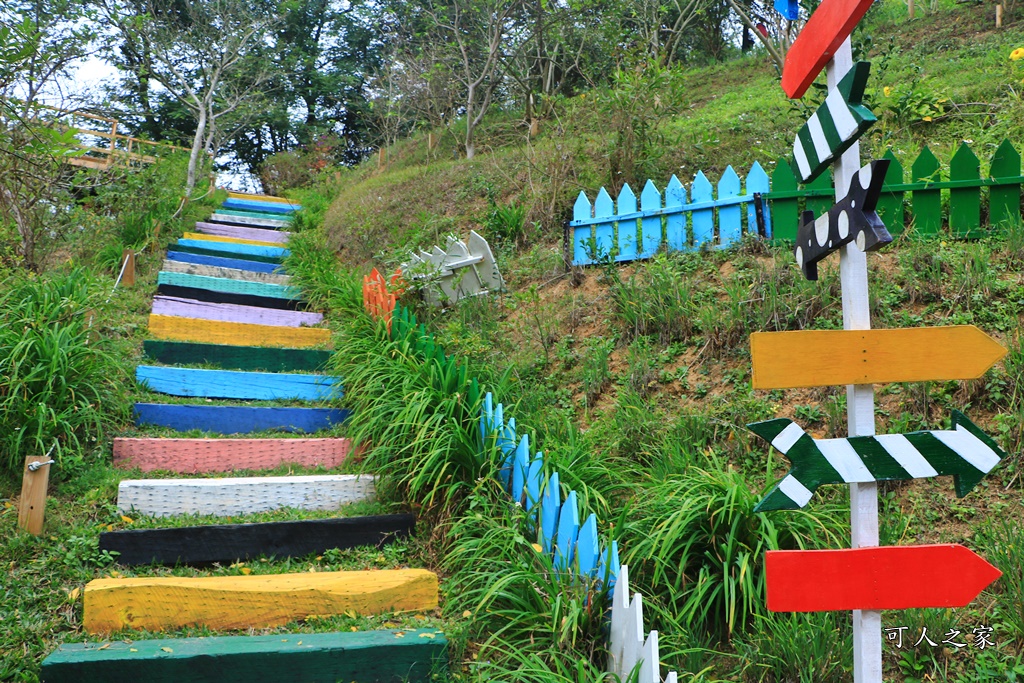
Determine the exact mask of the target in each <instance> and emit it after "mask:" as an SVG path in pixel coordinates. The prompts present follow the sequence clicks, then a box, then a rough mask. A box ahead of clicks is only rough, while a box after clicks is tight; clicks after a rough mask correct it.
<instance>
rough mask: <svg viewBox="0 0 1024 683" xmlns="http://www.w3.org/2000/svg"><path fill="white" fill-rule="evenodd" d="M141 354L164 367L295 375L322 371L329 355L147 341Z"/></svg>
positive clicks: (312, 352)
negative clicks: (216, 368) (196, 365)
mask: <svg viewBox="0 0 1024 683" xmlns="http://www.w3.org/2000/svg"><path fill="white" fill-rule="evenodd" d="M142 352H143V355H145V357H146V358H150V359H152V360H155V361H157V362H160V363H164V364H165V365H195V364H205V365H216V366H217V367H221V368H224V369H226V370H262V371H265V372H292V371H295V370H298V371H302V370H308V371H316V370H323V368H324V366H325V365H326V363H327V361H328V360H330V357H331V352H330V351H318V350H315V349H288V348H284V349H282V348H269V347H263V346H227V345H223V344H195V343H189V342H171V341H158V340H155V339H147V340H146V341H144V342H142Z"/></svg>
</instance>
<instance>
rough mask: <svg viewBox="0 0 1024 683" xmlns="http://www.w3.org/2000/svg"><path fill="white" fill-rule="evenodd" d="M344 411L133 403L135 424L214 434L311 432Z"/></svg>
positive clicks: (328, 425) (327, 425)
mask: <svg viewBox="0 0 1024 683" xmlns="http://www.w3.org/2000/svg"><path fill="white" fill-rule="evenodd" d="M348 414H349V412H348V411H347V410H341V409H336V408H262V407H260V408H255V407H250V406H194V405H168V404H163V403H136V404H135V424H137V425H139V426H145V425H152V426H156V427H168V428H170V429H175V430H177V431H179V432H187V431H189V430H192V429H197V430H199V431H203V432H213V433H215V434H251V433H253V432H263V431H270V430H275V431H281V432H305V433H307V434H312V433H313V432H318V431H320V430H321V429H330V428H331V427H334V426H336V425H340V424H341V423H342V422H344V421H345V419H346V418H347V417H348Z"/></svg>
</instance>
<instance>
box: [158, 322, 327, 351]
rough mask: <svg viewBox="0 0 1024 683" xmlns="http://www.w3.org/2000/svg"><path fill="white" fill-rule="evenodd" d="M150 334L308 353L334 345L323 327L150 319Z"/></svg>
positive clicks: (173, 339) (184, 339)
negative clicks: (305, 351) (286, 348)
mask: <svg viewBox="0 0 1024 683" xmlns="http://www.w3.org/2000/svg"><path fill="white" fill-rule="evenodd" d="M149 333H150V335H151V336H153V337H154V338H156V339H164V340H167V341H187V342H200V343H206V344H227V345H229V346H255V345H257V344H258V345H260V346H285V347H289V348H299V349H307V348H310V347H314V346H324V345H328V344H330V342H331V331H330V330H328V329H324V328H322V327H275V326H273V325H253V324H251V323H227V322H221V321H219V320H200V319H198V318H176V317H174V316H169V315H151V316H149Z"/></svg>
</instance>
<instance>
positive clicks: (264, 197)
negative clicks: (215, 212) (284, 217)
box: [228, 191, 302, 207]
mask: <svg viewBox="0 0 1024 683" xmlns="http://www.w3.org/2000/svg"><path fill="white" fill-rule="evenodd" d="M228 197H231V198H232V199H249V200H252V201H254V202H276V203H278V204H288V205H289V206H297V207H301V206H302V204H299V203H298V202H295V201H292V200H291V199H286V198H284V197H277V196H274V195H272V194H253V193H252V192H234V191H231V192H228Z"/></svg>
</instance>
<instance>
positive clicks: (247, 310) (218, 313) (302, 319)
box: [153, 294, 323, 327]
mask: <svg viewBox="0 0 1024 683" xmlns="http://www.w3.org/2000/svg"><path fill="white" fill-rule="evenodd" d="M153 314H154V315H169V316H176V317H179V318H196V319H199V320H219V321H221V322H225V323H249V324H252V325H271V326H273V327H302V326H303V325H305V326H310V325H316V324H318V323H320V322H321V321H322V320H323V315H321V314H320V313H310V312H306V311H289V310H281V309H276V308H261V307H259V306H239V305H238V304H215V303H210V302H208V301H196V300H195V299H182V298H179V297H176V296H163V295H162V294H161V295H157V296H155V297H154V298H153Z"/></svg>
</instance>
